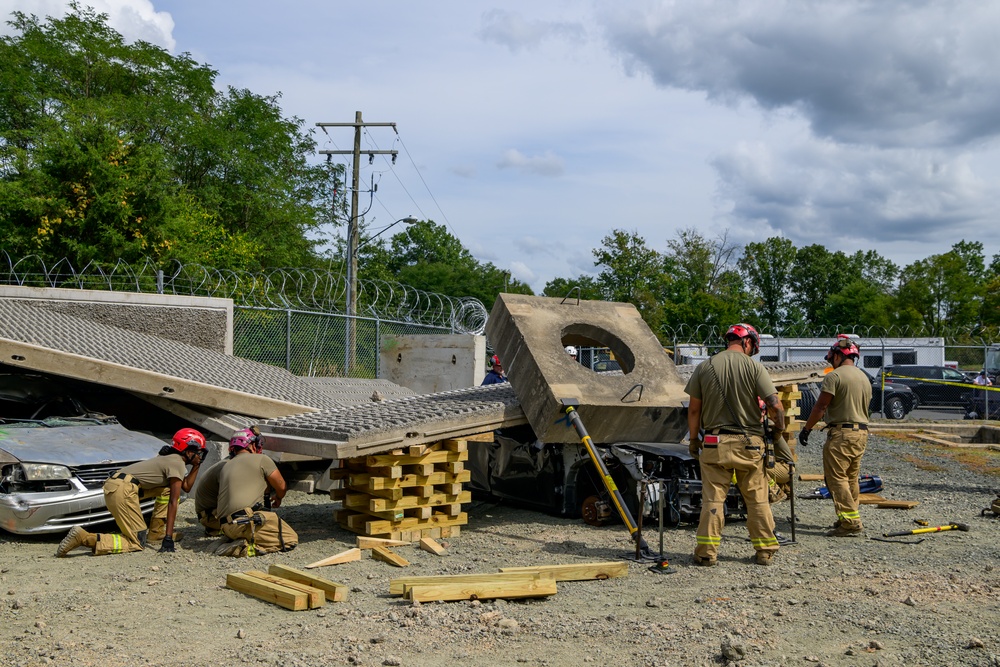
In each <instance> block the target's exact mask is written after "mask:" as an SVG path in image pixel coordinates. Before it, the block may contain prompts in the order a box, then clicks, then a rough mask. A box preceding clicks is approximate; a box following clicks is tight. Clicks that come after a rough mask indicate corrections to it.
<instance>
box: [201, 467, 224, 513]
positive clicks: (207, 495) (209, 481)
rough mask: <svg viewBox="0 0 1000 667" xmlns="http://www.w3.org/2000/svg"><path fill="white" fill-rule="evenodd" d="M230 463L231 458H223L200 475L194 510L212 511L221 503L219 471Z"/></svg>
mask: <svg viewBox="0 0 1000 667" xmlns="http://www.w3.org/2000/svg"><path fill="white" fill-rule="evenodd" d="M227 463H229V459H223V460H222V461H219V462H218V463H216V464H214V465H213V466H212V467H211V468H209V469H208V470H206V471H205V472H203V473H201V474H200V475H198V488H197V489H195V492H194V511H195V512H201V511H202V510H204V511H206V512H211V511H212V510H214V509H215V508H216V507H218V505H219V473H221V472H222V466H224V465H226V464H227Z"/></svg>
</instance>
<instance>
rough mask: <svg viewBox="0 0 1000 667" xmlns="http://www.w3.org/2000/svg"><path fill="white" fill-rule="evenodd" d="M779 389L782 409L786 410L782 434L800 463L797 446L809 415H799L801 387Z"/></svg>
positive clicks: (788, 386) (789, 385)
mask: <svg viewBox="0 0 1000 667" xmlns="http://www.w3.org/2000/svg"><path fill="white" fill-rule="evenodd" d="M777 389H778V399H779V400H780V401H781V407H782V408H784V410H785V430H784V431H782V432H781V435H782V437H783V438H784V439H785V442H787V443H788V446H789V447H791V448H792V456H794V457H795V460H796V461H798V459H799V456H798V452H796V451H795V446H796V445H797V444H798V442H799V439H798V438H799V436H798V433H799V431H800V430H801V429H802V425H803V424H804V423H805V420H806V419H808V418H809V415H800V414H799V399H800V398H802V392H801V391H799V385H797V384H785V385H782V386H780V387H777Z"/></svg>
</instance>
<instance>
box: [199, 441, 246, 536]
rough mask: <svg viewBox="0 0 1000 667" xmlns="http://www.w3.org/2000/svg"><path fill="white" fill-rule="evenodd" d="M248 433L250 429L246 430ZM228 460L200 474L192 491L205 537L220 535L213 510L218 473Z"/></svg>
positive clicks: (219, 462) (215, 464)
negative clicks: (199, 478)
mask: <svg viewBox="0 0 1000 667" xmlns="http://www.w3.org/2000/svg"><path fill="white" fill-rule="evenodd" d="M246 430H247V431H249V430H250V429H246ZM251 434H252V432H251ZM227 461H228V459H223V460H221V461H217V462H216V463H214V464H213V465H212V467H211V468H209V469H208V470H206V471H205V472H203V473H202V474H201V480H200V481H199V482H198V486H197V488H195V490H194V511H195V513H196V514H197V515H198V523H200V524H201V525H203V526H204V527H205V535H206V536H208V537H218V536H219V535H222V525H221V524H220V523H219V517H218V516H216V514H215V510H216V509H217V508H218V505H219V473H221V472H222V466H224V465H226V462H227Z"/></svg>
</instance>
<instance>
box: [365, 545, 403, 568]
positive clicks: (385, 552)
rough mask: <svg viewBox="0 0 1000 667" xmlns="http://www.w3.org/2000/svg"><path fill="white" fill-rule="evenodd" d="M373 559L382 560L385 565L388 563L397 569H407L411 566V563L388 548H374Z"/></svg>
mask: <svg viewBox="0 0 1000 667" xmlns="http://www.w3.org/2000/svg"><path fill="white" fill-rule="evenodd" d="M372 558H374V559H375V560H380V561H382V562H383V563H388V564H389V565H395V566H396V567H406V566H407V565H409V564H410V561H408V560H406V559H405V558H403V557H402V556H400V555H399V554H398V553H396V552H395V551H392V550H390V549H389V548H388V547H372Z"/></svg>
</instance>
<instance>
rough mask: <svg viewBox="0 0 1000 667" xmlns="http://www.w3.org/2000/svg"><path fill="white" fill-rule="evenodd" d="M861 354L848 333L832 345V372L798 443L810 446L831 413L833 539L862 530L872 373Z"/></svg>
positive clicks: (826, 454)
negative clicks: (861, 478) (815, 429)
mask: <svg viewBox="0 0 1000 667" xmlns="http://www.w3.org/2000/svg"><path fill="white" fill-rule="evenodd" d="M860 355H861V353H860V351H859V350H858V346H857V345H856V344H855V343H854V341H852V340H851V339H850V338H847V337H846V336H845V337H840V338H839V340H838V341H837V342H836V344H834V346H833V347H831V348H830V351H829V352H827V354H826V360H827V361H828V362H830V365H831V366H833V370H832V371H830V372H829V373H827V376H826V378H824V379H823V384H822V385H821V386H820V394H819V398H818V399H816V405H815V406H813V409H812V412H811V413H810V414H809V418H808V419H807V420H806V423H805V424H804V425H803V427H802V430H801V431H799V443H800V444H801V445H802V446H806V445H808V444H809V434H810V433H811V432H812V428H813V427H814V426H815V425H816V422H818V421H819V420H820V419H822V418H823V413H824V412H825V413H826V424H827V426H826V444H825V445H823V476H824V477H825V478H826V486H827V488H828V489H830V495H831V496H832V497H833V507H834V509H835V510H836V512H837V521H836V523H834V524H833V529H832V530H830V531H827V533H826V534H827V536H828V537H856V536H859V535H861V534H862V532H863V526H862V525H861V515H860V514H859V513H858V499H859V496H860V489H859V488H858V474H859V473H860V472H861V457H862V456H863V455H864V453H865V447H866V446H867V444H868V406H869V404H870V403H871V400H872V384H871V380H870V379H869V377H868V375H866V374H865V372H864V371H862V370H861V369H860V368H858V367H857V366H855V365H854V362H855V361H856V360H857V359H858V357H859V356H860Z"/></svg>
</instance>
